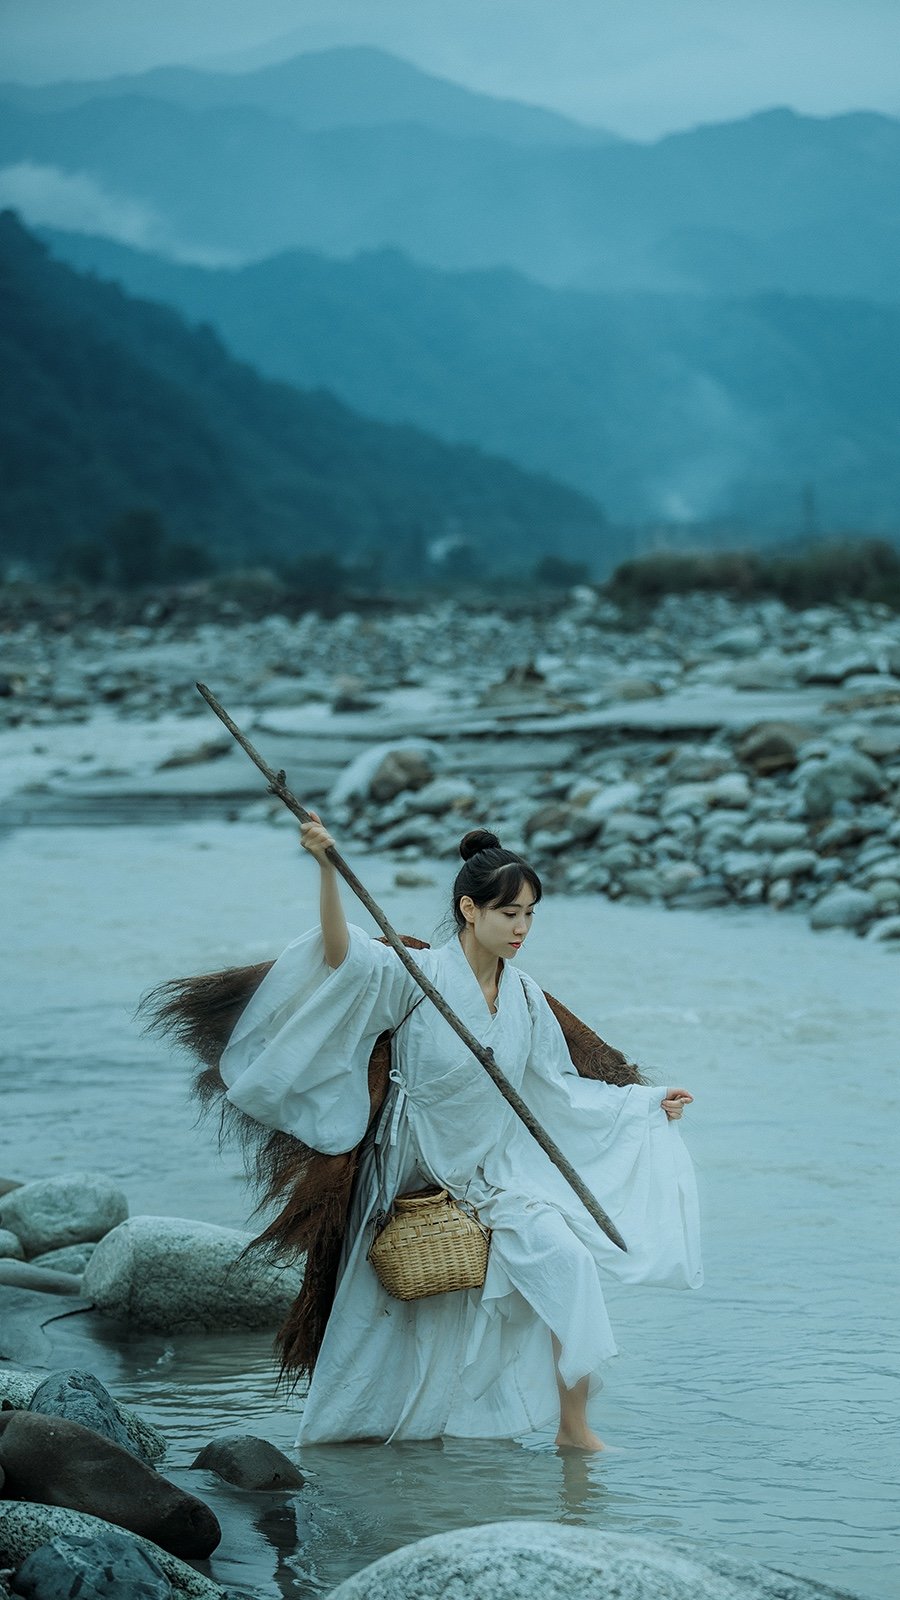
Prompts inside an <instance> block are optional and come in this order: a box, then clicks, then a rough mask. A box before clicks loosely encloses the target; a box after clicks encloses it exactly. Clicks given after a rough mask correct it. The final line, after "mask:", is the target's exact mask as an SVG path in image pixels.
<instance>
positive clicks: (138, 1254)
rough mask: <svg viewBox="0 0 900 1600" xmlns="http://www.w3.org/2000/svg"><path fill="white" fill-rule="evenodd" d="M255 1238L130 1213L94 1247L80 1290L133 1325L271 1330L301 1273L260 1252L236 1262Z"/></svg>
mask: <svg viewBox="0 0 900 1600" xmlns="http://www.w3.org/2000/svg"><path fill="white" fill-rule="evenodd" d="M252 1237H253V1236H252V1234H249V1233H242V1232H238V1230H237V1229H235V1228H220V1227H217V1226H216V1225H215V1224H214V1223H212V1222H193V1221H190V1220H188V1219H186V1218H183V1217H131V1218H130V1219H129V1221H128V1222H123V1223H122V1224H121V1225H120V1226H119V1227H118V1228H115V1229H114V1230H113V1232H112V1233H109V1234H107V1236H106V1238H105V1239H103V1240H102V1241H101V1243H100V1244H99V1245H98V1246H97V1249H96V1250H95V1251H94V1254H93V1255H92V1257H91V1259H90V1261H89V1262H88V1267H87V1271H86V1272H85V1275H84V1278H83V1280H82V1293H83V1294H84V1295H85V1297H86V1298H88V1299H91V1300H93V1302H94V1304H95V1305H96V1306H97V1308H98V1309H99V1310H100V1311H103V1312H105V1313H106V1315H107V1316H110V1317H116V1318H118V1319H119V1320H120V1321H122V1322H127V1323H128V1324H129V1325H130V1326H132V1327H136V1328H146V1329H155V1330H157V1331H160V1332H175V1331H180V1332H197V1331H200V1330H202V1329H205V1328H215V1329H221V1328H274V1327H276V1326H277V1325H278V1324H279V1322H280V1321H281V1320H283V1318H284V1317H285V1315H286V1314H287V1311H288V1309H289V1307H290V1306H291V1305H292V1304H293V1302H294V1300H295V1299H296V1297H297V1295H298V1294H299V1293H300V1287H301V1284H302V1281H303V1274H302V1270H301V1269H299V1268H296V1267H281V1266H273V1265H271V1264H270V1263H269V1262H267V1261H265V1260H264V1259H263V1258H262V1257H260V1256H258V1255H257V1256H253V1255H251V1256H249V1257H244V1258H243V1259H241V1258H242V1252H243V1251H244V1250H245V1249H246V1247H247V1245H248V1244H250V1242H251V1240H252Z"/></svg>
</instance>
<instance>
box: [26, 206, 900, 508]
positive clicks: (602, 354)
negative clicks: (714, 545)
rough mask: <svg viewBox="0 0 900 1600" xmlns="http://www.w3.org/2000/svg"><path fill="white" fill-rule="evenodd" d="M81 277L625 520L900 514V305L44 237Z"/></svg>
mask: <svg viewBox="0 0 900 1600" xmlns="http://www.w3.org/2000/svg"><path fill="white" fill-rule="evenodd" d="M45 237H47V238H48V239H49V241H50V243H51V246H52V248H53V250H54V251H55V252H56V253H57V254H58V255H60V256H61V257H63V258H64V259H66V260H68V261H69V262H70V263H71V264H73V265H75V266H77V267H78V268H79V269H81V270H88V271H93V272H96V273H98V274H100V275H101V276H103V277H107V278H110V279H112V280H114V281H118V282H119V283H121V284H123V285H124V286H125V287H126V288H127V289H128V290H129V291H130V292H131V293H134V294H139V295H142V296H146V297H148V298H151V299H154V300H161V301H164V302H165V303H167V304H170V305H173V306H176V307H177V308H178V310H179V311H180V312H181V313H182V314H183V315H184V316H186V317H187V318H189V319H190V320H192V321H201V322H202V321H206V322H210V323H212V324H213V325H214V327H215V328H216V330H217V332H218V333H219V334H220V335H221V337H222V338H223V339H224V340H225V341H226V343H227V344H228V346H229V348H230V349H232V350H234V351H235V352H236V353H237V354H238V355H240V356H242V357H243V358H244V359H246V360H249V361H252V362H253V363H254V365H256V366H257V367H259V369H260V370H261V371H262V372H264V373H266V374H267V375H269V376H271V377H275V378H281V379H285V380H287V381H289V382H291V383H294V384H299V385H303V386H307V387H309V386H312V387H320V386H321V387H324V388H327V389H329V390H331V391H333V392H334V393H335V394H337V395H339V396H340V397H341V399H343V400H344V401H345V402H346V403H348V404H350V405H352V406H354V407H356V408H358V409H359V410H361V411H363V412H365V413H367V414H368V415H370V416H373V417H377V418H379V419H381V420H383V421H388V422H394V423H398V422H404V423H410V422H411V423H415V424H416V425H417V426H419V427H423V428H426V429H428V430H429V431H430V432H433V433H435V434H437V435H438V436H440V437H441V438H444V439H446V440H447V441H450V442H455V443H459V442H464V441H465V442H471V441H476V440H477V441H478V442H479V444H481V445H482V446H483V447H484V448H485V449H488V450H491V451H494V452H497V453H500V454H502V455H505V456H509V457H510V458H511V459H513V460H515V461H517V462H519V463H520V465H522V466H524V467H527V468H529V469H538V470H540V471H543V472H547V473H550V474H552V475H553V476H554V477H557V478H560V479H562V480H564V481H566V482H568V483H571V484H572V485H574V486H575V487H577V488H579V489H581V490H582V491H584V492H586V493H588V494H590V495H592V496H594V497H595V498H597V499H599V501H600V502H601V504H602V505H603V506H604V507H605V509H606V510H607V511H608V512H609V513H610V515H611V516H612V517H614V518H616V519H617V520H621V521H638V522H640V521H647V520H651V519H654V518H662V519H667V520H703V519H708V518H713V517H731V518H735V517H742V518H743V519H744V520H745V521H747V522H748V523H750V524H752V525H753V526H755V527H757V528H759V529H762V530H766V529H768V530H769V532H770V533H774V532H778V531H781V532H784V531H788V530H790V528H791V526H792V525H793V526H794V527H795V528H796V526H797V523H798V520H799V517H800V506H801V499H802V498H803V497H804V495H806V496H807V498H808V495H809V489H810V488H812V490H813V491H814V494H815V498H816V500H817V502H818V507H819V513H820V515H821V516H824V517H825V518H826V519H827V522H828V524H829V525H830V526H832V527H834V526H839V527H854V526H860V527H865V528H869V529H878V530H880V531H891V530H893V529H894V528H896V526H897V521H898V511H900V450H898V441H900V306H898V305H883V304H874V303H866V302H863V301H859V300H842V299H838V298H833V297H832V298H826V297H819V298H813V297H809V296H806V297H799V296H787V295H783V294H782V295H757V296H744V297H724V296H717V297H709V296H707V297H699V296H697V295H651V294H630V295H625V294H588V293H584V292H576V291H571V290H560V289H550V288H547V287H546V286H544V285H541V284H537V283H534V282H532V281H529V280H528V279H526V278H524V277H522V276H521V275H520V274H517V273H514V272H511V271H509V270H499V269H498V270H494V271H489V272H466V273H449V272H444V271H439V270H437V269H435V268H429V267H423V266H421V265H419V264H417V263H415V262H413V261H411V260H410V259H409V258H408V257H404V256H402V255H400V254H399V253H397V252H394V251H389V252H378V253H372V254H367V255H362V256H359V257H357V258H355V259H354V260H352V261H349V262H343V261H340V262H339V261H334V260H331V259H328V258H326V257H324V256H321V255H315V254H311V253H303V252H292V253H289V254H285V255H281V256H277V257H274V258H272V259H270V260H267V261H264V262H260V263H256V264H253V265H250V266H246V267H243V268H240V269H231V270H212V269H201V268H197V267H189V266H185V265H180V264H177V263H174V262H171V261H166V260H164V259H162V258H160V257H157V256H153V255H151V254H149V253H146V252H138V251H134V250H129V249H127V248H125V247H123V246H120V245H116V244H113V243H111V242H110V241H108V240H103V239H94V238H88V237H86V236H84V235H78V234H59V233H51V234H47V235H45Z"/></svg>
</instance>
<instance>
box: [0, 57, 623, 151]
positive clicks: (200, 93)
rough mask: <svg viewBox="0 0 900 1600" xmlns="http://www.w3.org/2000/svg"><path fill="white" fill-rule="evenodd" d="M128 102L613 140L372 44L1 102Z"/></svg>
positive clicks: (550, 141)
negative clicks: (253, 66) (248, 67)
mask: <svg viewBox="0 0 900 1600" xmlns="http://www.w3.org/2000/svg"><path fill="white" fill-rule="evenodd" d="M123 96H137V97H139V98H141V99H151V100H166V101H169V102H171V103H172V104H173V105H178V106H184V107H185V108H186V109H187V110H190V111H202V110H209V109H211V108H213V107H216V106H233V107H241V106H249V107H252V108H253V109H255V110H257V111H265V112H267V113H269V114H271V115H273V116H277V117H286V118H287V119H288V120H289V121H291V122H295V123H297V125H298V126H299V127H301V128H308V129H322V128H340V127H347V128H350V127H377V126H379V125H383V124H385V123H392V122H415V123H418V124H419V126H421V127H423V128H433V129H435V130H437V131H439V132H443V133H450V134H453V135H454V136H455V137H457V138H480V137H488V138H492V139H501V140H505V141H507V142H508V143H509V144H516V145H535V144H545V145H556V144H602V143H605V142H609V141H611V140H612V139H614V137H615V136H614V135H613V134H611V133H607V132H606V131H605V130H603V129H601V128H587V127H585V126H584V125H583V124H582V123H579V122H573V121H572V120H571V119H570V118H568V117H563V116H560V115H559V114H558V113H557V112H555V111H547V110H545V109H543V108H542V107H540V106H530V105H522V104H521V103H520V102H519V101H516V100H500V99H497V98H496V97H494V96H492V95H487V94H477V93H475V92H474V91H473V90H471V89H465V88H463V87H462V86H461V85H460V84H456V83H451V82H449V81H448V80H447V79H446V78H438V77H435V76H434V75H433V74H431V73H428V72H423V71H422V69H421V68H419V67H415V66H413V65H412V63H411V62H408V61H402V60H400V59H399V58H398V57H397V56H393V55H389V54H388V53H387V51H385V50H377V49H373V48H371V47H369V46H356V47H352V48H340V49H331V50H316V51H311V52H309V53H308V54H305V55H301V56H294V57H292V58H291V59H290V60H288V61H279V62H277V63H276V64H275V65H273V66H267V67H262V68H261V69H259V70H257V71H254V72H241V73H231V72H205V71H198V70H196V69H194V68H192V67H156V68H154V69H153V70H152V71H149V72H140V73H132V74H128V75H124V76H118V77H113V78H102V79H94V80H84V81H81V82H70V83H51V84H43V85H40V86H39V87H30V86H25V85H22V84H15V83H0V99H2V100H6V101H8V102H9V104H11V105H18V106H21V107H22V108H23V109H25V110H29V111H39V112H40V111H63V110H68V109H70V108H71V107H72V106H79V105H84V104H85V102H86V101H89V100H106V99H121V98H122V97H123Z"/></svg>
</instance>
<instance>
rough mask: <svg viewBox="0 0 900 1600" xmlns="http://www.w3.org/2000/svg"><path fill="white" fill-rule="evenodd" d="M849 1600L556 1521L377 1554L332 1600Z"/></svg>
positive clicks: (744, 1566) (444, 1537)
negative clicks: (828, 1599) (381, 1555)
mask: <svg viewBox="0 0 900 1600" xmlns="http://www.w3.org/2000/svg"><path fill="white" fill-rule="evenodd" d="M826 1596H828V1597H831V1600H850V1597H849V1596H844V1597H838V1596H837V1595H835V1592H834V1590H832V1589H826V1588H824V1587H823V1586H822V1585H820V1584H817V1583H807V1582H805V1581H804V1579H802V1578H791V1577H785V1575H784V1574H782V1573H780V1572H774V1571H772V1570H771V1569H770V1568H768V1567H762V1566H758V1565H757V1564H756V1563H751V1562H743V1561H735V1560H732V1559H731V1558H729V1557H728V1556H722V1555H718V1554H717V1553H716V1552H714V1551H712V1550H706V1549H704V1550H703V1551H702V1552H698V1551H697V1550H696V1549H695V1548H693V1547H692V1546H689V1545H686V1544H684V1543H683V1542H680V1541H679V1542H678V1543H663V1542H662V1541H658V1540H655V1539H647V1538H641V1537H639V1536H636V1535H633V1534H624V1533H608V1532H606V1530H605V1529H599V1528H577V1527H571V1526H567V1525H565V1524H559V1523H549V1522H530V1521H526V1520H525V1519H524V1518H523V1519H521V1520H518V1521H514V1522H495V1523H488V1524H487V1526H484V1527H480V1528H457V1529H454V1530H453V1532H452V1533H438V1534H434V1535H432V1537H431V1538H428V1539H420V1540H419V1541H418V1542H417V1543H416V1544H411V1545H406V1546H405V1547H404V1548H402V1549H400V1550H394V1551H392V1552H391V1554H390V1555H387V1556H383V1557H382V1558H381V1560H380V1561H375V1562H373V1564H372V1565H371V1566H369V1567H365V1568H364V1569H363V1571H362V1572H357V1573H355V1574H354V1576H353V1577H352V1578H347V1579H345V1581H344V1582H343V1583H341V1584H339V1585H338V1587H337V1588H336V1589H334V1590H332V1593H331V1596H330V1600H576V1597H577V1600H816V1597H821V1600H825V1597H826Z"/></svg>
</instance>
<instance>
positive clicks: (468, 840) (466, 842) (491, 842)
mask: <svg viewBox="0 0 900 1600" xmlns="http://www.w3.org/2000/svg"><path fill="white" fill-rule="evenodd" d="M499 849H500V840H499V839H498V838H497V835H496V834H495V833H491V832H490V831H489V829H487V828H472V829H471V831H470V832H469V833H466V834H464V835H463V837H462V839H461V840H460V842H459V853H460V855H461V856H462V858H463V861H469V860H471V858H472V856H477V854H478V852H479V850H499Z"/></svg>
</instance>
